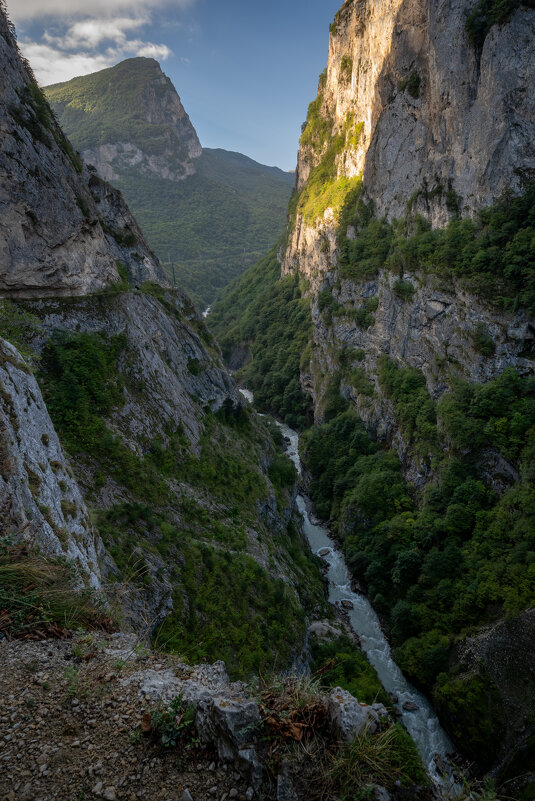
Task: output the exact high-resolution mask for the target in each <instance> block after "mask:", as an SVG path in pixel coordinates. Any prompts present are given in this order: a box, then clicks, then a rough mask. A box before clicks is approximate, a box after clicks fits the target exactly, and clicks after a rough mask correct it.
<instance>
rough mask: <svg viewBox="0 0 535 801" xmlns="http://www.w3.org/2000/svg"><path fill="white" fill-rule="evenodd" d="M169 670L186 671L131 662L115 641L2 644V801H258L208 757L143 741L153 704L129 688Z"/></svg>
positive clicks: (137, 656)
mask: <svg viewBox="0 0 535 801" xmlns="http://www.w3.org/2000/svg"><path fill="white" fill-rule="evenodd" d="M119 644H120V641H119ZM119 655H120V656H119ZM168 667H176V669H177V670H180V671H182V672H183V671H184V665H183V664H181V663H180V662H179V661H178V660H177V659H174V658H173V657H168V656H167V655H165V656H162V655H161V654H154V653H152V652H149V651H147V650H144V649H141V650H139V649H136V650H132V651H130V652H128V653H126V654H125V651H124V650H118V640H117V638H116V637H115V638H114V637H111V638H110V637H105V636H102V635H86V636H82V637H78V638H74V639H72V640H45V641H42V642H32V641H14V642H7V640H2V641H1V642H0V698H1V705H0V801H52V800H53V799H57V801H84V800H85V799H97V798H102V799H107V801H113V800H114V799H116V801H123V799H124V800H125V801H138V799H146V801H230V799H237V801H251V799H252V798H253V791H252V789H250V788H248V787H247V786H244V784H243V779H242V778H241V777H240V775H239V774H238V773H235V772H234V770H233V768H232V766H227V765H218V764H217V760H216V758H215V756H214V754H213V753H211V752H210V751H207V750H206V749H202V750H201V749H199V748H196V749H195V748H193V749H192V750H191V751H189V752H186V753H185V752H184V749H180V748H170V749H168V750H167V749H163V748H162V747H160V746H159V745H158V744H156V743H155V742H154V741H153V740H152V739H151V738H150V737H147V736H144V735H143V734H141V731H140V727H141V721H142V716H143V715H144V713H146V712H148V711H150V710H151V709H154V702H149V701H148V699H143V698H138V690H137V686H135V685H130V686H127V687H123V686H121V680H122V679H123V678H126V677H127V676H128V675H129V674H131V673H133V672H137V671H140V670H143V669H145V668H147V669H149V668H150V669H156V670H157V669H162V668H168Z"/></svg>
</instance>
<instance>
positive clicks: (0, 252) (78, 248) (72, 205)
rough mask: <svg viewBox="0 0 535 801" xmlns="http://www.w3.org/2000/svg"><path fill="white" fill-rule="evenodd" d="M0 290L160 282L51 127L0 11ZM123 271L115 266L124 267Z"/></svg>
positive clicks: (121, 218)
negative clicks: (124, 280) (123, 280)
mask: <svg viewBox="0 0 535 801" xmlns="http://www.w3.org/2000/svg"><path fill="white" fill-rule="evenodd" d="M0 63H1V64H2V73H1V76H0V143H1V149H0V295H4V296H6V295H11V294H14V295H16V296H18V297H35V296H44V295H80V294H84V293H86V292H94V291H96V290H99V289H102V288H104V287H106V286H108V285H109V284H112V283H117V282H119V281H120V280H121V279H120V275H119V267H121V265H122V267H123V268H124V271H125V272H126V273H128V274H129V275H130V277H131V278H132V280H134V281H136V282H142V281H144V280H152V279H154V280H158V279H159V280H164V277H163V273H162V271H161V267H160V265H159V263H158V261H157V259H156V258H155V257H154V255H153V254H152V253H151V251H150V250H149V248H148V246H147V245H146V243H145V241H144V239H143V236H142V234H141V232H140V230H139V227H138V226H137V224H136V222H135V220H134V219H133V217H132V215H131V214H130V212H129V210H128V208H127V207H126V205H125V204H124V202H123V200H122V197H121V195H120V194H119V193H118V192H117V191H116V190H114V189H112V187H111V186H109V185H108V184H105V183H104V182H103V181H101V180H100V179H98V178H97V177H96V176H95V175H93V174H92V173H90V172H89V171H88V169H87V167H85V166H84V164H83V162H82V160H81V158H80V156H79V155H78V154H77V153H76V152H75V151H74V149H73V148H72V146H71V144H70V142H69V141H68V140H67V139H66V137H65V135H64V134H63V132H62V131H61V129H60V128H59V126H58V124H57V122H56V120H55V117H54V115H53V114H52V112H51V110H50V107H49V106H48V103H47V101H46V99H45V97H44V95H43V94H42V92H41V90H40V89H39V87H38V86H37V84H36V82H35V79H34V77H33V74H32V72H31V69H30V67H29V65H28V64H27V63H25V62H24V61H23V60H21V58H20V55H19V52H18V49H17V44H16V40H15V36H14V31H13V29H12V28H11V26H10V24H9V23H8V21H7V18H6V17H5V14H4V13H3V12H2V11H1V10H0ZM123 275H124V273H123Z"/></svg>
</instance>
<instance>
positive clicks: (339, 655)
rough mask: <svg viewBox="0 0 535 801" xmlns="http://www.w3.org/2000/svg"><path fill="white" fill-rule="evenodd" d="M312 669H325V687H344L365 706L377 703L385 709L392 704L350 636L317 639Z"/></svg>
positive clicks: (323, 675) (313, 642)
mask: <svg viewBox="0 0 535 801" xmlns="http://www.w3.org/2000/svg"><path fill="white" fill-rule="evenodd" d="M331 661H332V662H333V665H332V667H331V668H330V669H329V670H328V671H327V672H323V670H322V669H323V668H324V667H325V666H326V665H327V664H328V663H330V662H331ZM311 670H312V673H314V672H315V671H318V670H322V674H321V681H322V684H326V685H327V687H342V688H343V689H344V690H347V691H348V692H350V693H351V694H352V695H354V696H355V698H358V700H359V701H361V702H363V703H366V704H374V703H376V702H378V703H382V704H385V706H389V705H390V704H391V699H390V697H389V695H388V693H387V692H385V690H384V689H383V686H382V684H381V682H380V681H379V678H378V677H377V673H376V672H375V670H374V668H373V667H372V666H371V665H370V663H369V662H368V660H367V659H366V657H365V656H364V654H363V653H362V651H361V650H360V648H358V647H357V646H356V645H355V644H354V643H353V642H352V641H351V640H350V639H349V637H348V636H347V634H341V635H340V636H339V637H337V638H336V639H334V640H327V641H325V642H323V641H318V640H317V639H315V638H314V639H313V641H312V645H311Z"/></svg>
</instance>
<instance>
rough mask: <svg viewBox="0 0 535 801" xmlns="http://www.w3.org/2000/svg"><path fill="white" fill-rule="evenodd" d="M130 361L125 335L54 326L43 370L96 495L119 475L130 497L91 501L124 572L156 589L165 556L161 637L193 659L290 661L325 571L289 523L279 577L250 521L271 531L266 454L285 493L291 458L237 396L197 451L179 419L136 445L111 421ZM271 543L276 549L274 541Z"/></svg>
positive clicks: (58, 417) (55, 413)
mask: <svg viewBox="0 0 535 801" xmlns="http://www.w3.org/2000/svg"><path fill="white" fill-rule="evenodd" d="M159 294H160V293H159V292H156V293H155V296H157V295H159ZM162 302H164V303H165V302H166V301H165V297H163V300H162ZM125 361H128V351H127V350H125V342H124V339H123V338H122V337H112V338H110V339H107V338H105V337H104V336H103V335H99V334H88V333H76V334H66V333H63V334H57V335H55V336H54V337H53V338H52V339H51V340H50V341H49V342H48V343H47V345H46V346H45V348H44V351H43V359H42V367H41V372H40V376H39V378H40V381H41V384H42V387H43V391H44V394H45V397H46V398H47V403H48V407H49V409H50V412H51V415H52V418H53V420H54V424H55V427H56V429H57V430H58V433H59V434H60V437H61V439H62V442H63V444H64V446H65V447H66V448H67V450H68V451H69V452H70V453H71V454H75V455H76V457H77V458H76V464H77V465H81V466H82V468H83V480H84V482H86V483H89V482H91V485H90V487H89V489H90V493H89V497H91V491H93V492H95V491H96V490H98V489H99V488H100V487H101V486H102V485H103V484H104V483H105V482H106V481H107V480H110V479H111V480H112V481H113V482H114V483H115V484H116V485H118V486H119V487H120V488H121V490H120V492H121V495H122V496H123V497H124V499H125V500H124V501H122V502H121V503H117V504H116V505H115V506H113V507H111V508H108V509H98V508H97V509H94V510H93V516H94V520H95V523H96V526H97V528H98V531H99V533H100V536H101V537H102V539H103V541H104V543H105V544H106V547H107V549H108V551H109V552H110V554H111V555H112V557H113V559H114V561H115V564H116V566H117V573H116V574H115V577H116V580H120V581H124V582H127V583H131V584H133V585H134V586H137V587H139V588H141V589H143V588H147V587H150V585H151V583H152V582H153V581H154V580H155V578H157V577H158V575H159V572H160V570H161V567H159V566H158V565H161V564H162V561H163V562H165V563H166V565H167V566H168V570H169V571H170V573H169V578H170V580H171V581H172V583H173V586H174V588H175V599H174V600H175V603H174V611H173V613H172V615H171V616H170V617H169V618H167V619H166V621H165V623H164V626H163V627H162V629H161V630H160V631H159V632H158V633H157V642H158V645H159V646H161V647H164V648H166V649H168V650H171V651H176V652H178V653H180V654H183V655H184V656H187V657H188V658H190V659H191V660H192V661H199V660H201V659H202V658H204V657H206V658H209V659H211V660H214V659H225V661H226V662H227V664H228V665H229V668H230V670H231V672H232V675H233V676H235V677H246V676H248V675H250V673H251V672H253V671H257V670H258V669H260V668H262V669H264V668H267V667H272V666H273V663H274V662H275V661H277V660H280V661H279V666H280V667H281V668H284V667H286V665H287V663H288V661H289V659H290V656H291V654H292V653H293V652H294V651H295V648H296V647H297V644H298V643H299V642H301V641H302V638H303V637H304V628H305V624H304V614H305V613H304V608H307V609H318V608H320V609H321V608H322V604H323V602H324V601H323V587H322V582H321V579H320V577H319V575H318V573H317V567H316V565H315V562H314V561H313V559H312V558H311V557H309V556H307V555H306V554H305V553H304V551H303V547H302V542H301V540H300V539H299V535H298V534H297V533H296V532H295V531H294V530H293V528H292V527H291V526H290V527H289V528H288V531H287V532H283V533H281V534H279V537H278V540H277V545H276V553H277V558H278V559H279V560H280V559H282V560H284V561H286V563H287V564H288V568H289V571H290V574H291V575H293V576H295V585H296V588H297V589H294V588H293V587H289V586H287V585H286V584H284V583H283V582H282V581H281V580H279V579H274V578H273V574H272V572H268V570H267V569H265V568H262V567H259V566H258V565H257V564H256V562H255V561H254V560H253V558H252V557H251V556H249V555H248V554H247V549H248V547H249V536H248V530H251V529H253V528H254V529H256V530H257V531H258V532H259V537H261V536H262V531H263V528H262V526H261V522H262V521H263V517H262V515H263V505H264V504H265V501H267V499H268V495H269V492H270V489H269V486H268V481H267V479H266V476H265V474H264V473H263V472H262V471H261V469H260V466H259V464H260V462H261V461H262V460H266V459H270V460H271V468H270V470H269V474H270V477H271V479H272V481H273V483H274V485H275V491H276V494H277V498H278V500H279V501H280V500H281V499H284V500H285V502H286V503H287V500H288V496H287V488H288V487H290V486H293V483H294V480H295V469H294V467H293V465H292V464H291V462H290V461H289V460H288V459H287V458H286V457H285V456H283V455H282V454H278V455H277V454H276V453H275V452H274V450H273V448H272V445H271V444H270V437H269V432H268V430H267V429H266V428H265V426H264V425H263V423H261V422H260V421H258V420H257V419H255V418H252V417H251V415H250V414H249V413H248V412H247V410H244V409H243V408H242V407H241V406H240V407H234V406H232V405H231V406H232V408H231V407H230V406H229V407H227V406H224V407H223V408H222V409H221V410H220V411H219V412H218V413H217V414H211V413H209V412H207V411H205V413H204V415H203V418H202V420H203V433H202V436H201V439H200V442H199V450H200V453H199V454H198V455H197V456H196V455H194V454H192V453H191V452H190V449H189V442H188V440H187V438H186V437H185V434H184V430H183V427H182V426H181V424H180V423H179V424H178V425H177V426H176V427H173V426H169V427H168V428H167V429H166V430H164V432H162V434H160V435H158V436H156V437H155V438H154V440H153V441H152V442H151V443H146V445H145V453H144V455H143V456H138V455H137V454H136V453H134V452H133V451H131V450H130V448H129V447H128V446H127V444H126V443H124V442H123V441H121V440H120V439H119V438H118V437H117V436H116V435H113V434H111V432H110V429H109V419H110V416H113V412H114V410H115V409H117V408H120V405H121V403H122V400H123V386H124V385H125V382H126V381H128V380H129V378H128V376H127V375H125V374H123V373H122V372H121V367H122V364H124V363H125ZM65 510H66V511H69V510H68V509H67V507H65ZM266 545H267V548H268V551H269V553H270V554H271V555H272V556H273V555H274V553H275V545H274V543H273V542H272V541H271V539H268V541H267V543H266Z"/></svg>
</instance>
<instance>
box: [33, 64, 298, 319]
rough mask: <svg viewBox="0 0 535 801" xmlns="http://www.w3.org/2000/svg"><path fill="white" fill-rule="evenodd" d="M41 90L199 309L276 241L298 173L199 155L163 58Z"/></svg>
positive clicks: (230, 156) (214, 153)
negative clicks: (165, 69) (121, 195)
mask: <svg viewBox="0 0 535 801" xmlns="http://www.w3.org/2000/svg"><path fill="white" fill-rule="evenodd" d="M45 92H46V94H47V97H48V99H49V101H50V103H51V105H52V108H53V109H54V111H55V113H56V115H57V117H58V119H59V121H60V123H61V126H62V128H63V129H64V130H65V132H66V133H67V135H68V136H69V138H70V139H71V140H72V142H73V144H74V146H75V147H76V148H77V149H78V150H79V151H80V153H81V155H82V157H83V159H84V161H86V162H87V163H88V164H92V165H94V166H95V167H96V170H97V172H98V174H99V175H100V176H101V177H102V178H105V179H106V180H109V181H111V182H112V183H113V184H114V186H117V187H118V188H119V189H120V190H121V191H122V192H123V194H124V196H125V197H126V199H127V201H128V203H129V205H130V207H131V208H132V210H133V212H134V214H135V215H136V218H137V219H138V221H139V223H140V225H141V227H142V229H143V231H144V233H145V235H146V236H147V238H148V240H149V242H150V244H151V246H152V247H153V248H154V249H155V251H156V253H157V254H158V256H159V257H160V259H161V260H162V261H163V262H164V263H165V264H166V269H167V272H168V275H169V277H170V279H171V280H174V281H175V282H176V285H178V286H182V287H184V288H185V289H186V291H188V292H190V293H191V295H192V297H193V298H194V300H195V301H196V302H198V303H199V304H200V305H206V304H208V303H210V302H211V301H212V300H213V298H214V297H215V295H216V293H217V291H218V290H219V289H220V288H221V287H223V286H224V285H225V284H226V283H228V281H229V280H231V279H232V278H233V277H234V276H235V275H238V274H239V273H240V272H242V271H243V270H244V269H245V267H246V266H247V265H248V264H250V263H251V262H253V261H255V260H256V259H258V258H259V257H260V256H261V255H263V254H264V253H265V252H266V251H267V250H268V249H269V248H270V247H271V246H272V245H273V244H274V243H275V242H276V240H277V237H278V236H279V235H280V232H281V230H282V228H283V227H284V222H285V214H286V206H287V203H288V198H289V196H290V193H291V189H292V186H293V183H294V177H293V175H292V174H290V173H285V172H283V171H282V170H279V169H277V168H275V167H265V166H264V165H261V164H258V163H257V162H255V161H253V160H252V159H249V158H247V157H246V156H242V155H241V154H239V153H229V152H226V151H224V150H209V149H205V150H202V149H201V146H200V144H199V140H198V138H197V134H196V133H195V130H194V128H193V126H192V124H191V122H190V120H189V117H188V116H187V114H186V112H185V111H184V108H183V106H182V104H181V102H180V98H179V96H178V94H177V93H176V90H175V88H174V87H173V85H172V83H171V81H170V80H169V78H167V77H166V76H165V75H164V74H163V72H162V71H161V69H160V66H159V64H158V62H157V61H154V60H153V59H148V58H132V59H128V60H126V61H123V62H122V63H120V64H118V65H117V66H115V67H112V68H110V69H106V70H102V71H100V72H97V73H94V74H93V75H86V76H83V77H81V78H74V79H73V80H71V81H68V82H66V83H62V84H56V85H54V86H49V87H46V89H45ZM173 276H174V278H173Z"/></svg>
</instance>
